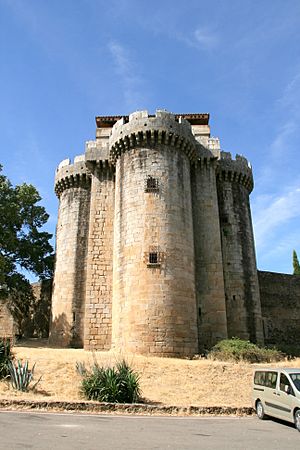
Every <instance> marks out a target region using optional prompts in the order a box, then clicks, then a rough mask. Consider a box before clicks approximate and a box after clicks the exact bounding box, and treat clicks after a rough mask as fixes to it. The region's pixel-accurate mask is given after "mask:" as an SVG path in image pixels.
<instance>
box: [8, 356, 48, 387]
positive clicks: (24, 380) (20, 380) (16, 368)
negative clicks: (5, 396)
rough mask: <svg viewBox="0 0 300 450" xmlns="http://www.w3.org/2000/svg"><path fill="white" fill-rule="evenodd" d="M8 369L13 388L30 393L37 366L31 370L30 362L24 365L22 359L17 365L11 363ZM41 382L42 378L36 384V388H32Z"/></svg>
mask: <svg viewBox="0 0 300 450" xmlns="http://www.w3.org/2000/svg"><path fill="white" fill-rule="evenodd" d="M8 368H9V374H10V382H11V385H12V387H13V388H14V389H17V390H18V391H23V392H26V391H28V388H29V384H30V383H31V382H32V381H33V374H34V369H35V364H34V365H33V366H32V368H31V369H29V365H28V361H25V362H24V363H23V362H22V361H21V360H20V359H18V360H17V363H16V364H14V363H13V362H11V361H10V362H9V364H8ZM40 380H41V377H40V378H39V380H38V381H37V382H36V383H35V384H34V386H32V389H33V388H34V387H35V386H36V385H37V384H38V383H39V381H40Z"/></svg>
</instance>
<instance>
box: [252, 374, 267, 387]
mask: <svg viewBox="0 0 300 450" xmlns="http://www.w3.org/2000/svg"><path fill="white" fill-rule="evenodd" d="M265 378H266V372H255V374H254V384H258V385H260V386H264V385H265Z"/></svg>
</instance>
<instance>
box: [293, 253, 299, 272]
mask: <svg viewBox="0 0 300 450" xmlns="http://www.w3.org/2000/svg"><path fill="white" fill-rule="evenodd" d="M293 269H294V272H293V274H294V275H300V265H299V261H298V256H297V253H296V250H293Z"/></svg>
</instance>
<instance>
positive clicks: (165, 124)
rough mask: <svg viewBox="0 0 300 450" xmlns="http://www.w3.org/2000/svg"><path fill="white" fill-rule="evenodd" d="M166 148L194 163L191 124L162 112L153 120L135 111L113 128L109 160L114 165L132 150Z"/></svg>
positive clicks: (193, 141)
mask: <svg viewBox="0 0 300 450" xmlns="http://www.w3.org/2000/svg"><path fill="white" fill-rule="evenodd" d="M157 145H168V146H169V147H174V148H176V149H181V150H182V151H184V152H185V153H186V154H187V155H188V156H189V158H190V159H191V160H192V161H194V160H196V157H197V151H196V148H195V140H194V136H193V134H192V127H191V124H190V123H189V122H188V121H187V120H186V119H184V118H183V117H181V116H180V117H176V116H175V115H174V114H171V113H169V112H167V111H164V110H157V111H156V114H155V116H153V115H149V114H148V112H147V111H137V112H134V113H132V114H130V116H129V120H128V122H126V121H125V119H124V118H123V117H122V118H121V119H119V120H118V121H117V122H116V123H115V124H114V126H113V128H112V131H111V136H110V138H109V147H110V158H111V160H112V161H113V162H115V161H116V159H117V158H118V157H119V156H120V155H121V153H123V152H125V151H127V150H129V149H131V148H135V147H142V146H151V147H155V146H157Z"/></svg>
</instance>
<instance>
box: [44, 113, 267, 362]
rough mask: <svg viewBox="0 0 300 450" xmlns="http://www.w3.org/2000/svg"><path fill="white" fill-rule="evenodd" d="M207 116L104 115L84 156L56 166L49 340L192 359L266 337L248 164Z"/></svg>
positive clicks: (80, 345) (72, 344)
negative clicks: (214, 133) (234, 340)
mask: <svg viewBox="0 0 300 450" xmlns="http://www.w3.org/2000/svg"><path fill="white" fill-rule="evenodd" d="M208 122H209V115H208V114H182V115H179V114H171V113H168V112H166V111H164V110H158V111H156V114H155V115H149V114H148V113H147V111H138V112H135V113H133V114H131V115H130V116H123V117H121V116H113V117H111V116H100V117H97V118H96V124H97V129H96V139H95V141H88V142H87V144H86V151H85V154H84V155H81V156H77V157H76V158H75V160H74V164H71V163H70V160H64V161H63V162H62V163H60V165H59V166H58V169H57V172H56V178H55V191H56V194H57V195H58V197H59V216H58V224H57V241H56V267H55V276H54V287H53V297H52V321H51V328H50V342H51V343H52V344H54V345H58V346H62V347H66V346H79V347H84V348H85V349H89V350H92V349H95V350H96V349H97V350H108V349H110V348H114V349H119V350H122V351H124V352H127V351H128V352H132V353H140V354H152V355H162V356H192V355H194V354H196V353H199V352H201V351H203V350H204V349H206V348H209V347H211V346H212V345H213V344H215V343H216V342H218V341H219V340H220V339H223V338H226V337H232V336H237V337H241V338H244V339H250V340H251V341H254V342H259V343H263V339H264V337H263V326H262V314H261V305H260V293H259V285H258V276H257V268H256V259H255V250H254V238H253V230H252V221H251V213H250V206H249V194H250V192H251V190H252V188H253V177H252V170H251V167H250V165H249V163H248V162H247V160H246V159H245V158H243V157H241V156H238V155H237V157H236V159H233V158H232V157H231V155H230V153H225V152H222V151H221V149H220V143H219V140H218V139H215V138H211V137H210V127H209V123H208Z"/></svg>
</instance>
